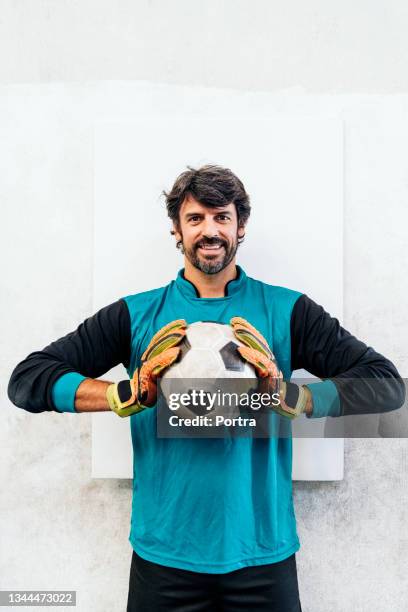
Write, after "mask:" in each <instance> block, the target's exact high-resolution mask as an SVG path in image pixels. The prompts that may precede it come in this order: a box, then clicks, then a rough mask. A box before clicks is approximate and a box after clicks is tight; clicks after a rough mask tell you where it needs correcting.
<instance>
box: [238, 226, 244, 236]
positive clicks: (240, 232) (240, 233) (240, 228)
mask: <svg viewBox="0 0 408 612" xmlns="http://www.w3.org/2000/svg"><path fill="white" fill-rule="evenodd" d="M244 236H245V224H244V225H239V226H238V238H243V237H244Z"/></svg>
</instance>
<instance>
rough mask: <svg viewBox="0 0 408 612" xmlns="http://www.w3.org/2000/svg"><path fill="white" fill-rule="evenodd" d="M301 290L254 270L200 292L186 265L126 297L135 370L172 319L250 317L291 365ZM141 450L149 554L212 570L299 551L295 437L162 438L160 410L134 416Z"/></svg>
mask: <svg viewBox="0 0 408 612" xmlns="http://www.w3.org/2000/svg"><path fill="white" fill-rule="evenodd" d="M299 295H300V294H299V293H296V292H295V291H289V290H286V289H281V288H278V287H271V286H269V285H266V284H264V283H261V282H259V281H256V280H253V279H251V278H248V277H247V276H246V274H245V273H244V272H243V270H241V271H240V275H239V277H238V279H237V280H233V281H231V282H230V283H229V285H228V295H227V296H226V297H220V298H200V297H197V295H196V291H195V288H194V286H193V285H192V284H191V283H190V282H189V281H187V280H185V279H184V278H183V276H182V274H181V273H179V275H178V277H177V279H176V280H175V281H173V282H171V283H170V284H169V285H167V286H166V287H164V288H160V289H155V290H153V291H148V292H146V293H141V294H137V295H132V296H129V297H126V298H125V301H126V303H127V305H128V308H129V312H130V316H131V344H132V358H131V362H130V365H129V368H128V373H129V375H131V374H132V373H133V371H134V370H135V368H136V367H137V365H138V363H139V359H140V356H141V355H142V353H143V351H144V350H145V348H146V346H147V344H148V342H149V340H150V338H151V336H152V331H157V330H158V329H160V328H161V327H162V326H163V325H165V324H166V323H168V322H169V321H172V320H175V319H179V318H184V319H185V320H186V321H187V323H194V322H196V321H218V322H219V323H229V321H230V319H231V318H232V317H233V316H242V317H244V318H246V319H247V320H248V321H250V322H251V323H252V324H253V325H254V326H255V327H256V328H257V329H258V330H259V331H260V332H261V333H262V335H264V337H265V338H266V339H267V341H268V343H269V345H270V347H271V349H272V351H273V352H274V354H275V356H276V358H277V360H278V363H279V365H280V368H281V369H282V371H283V373H284V375H285V377H289V376H290V374H291V372H290V316H291V311H292V308H293V304H294V303H295V301H296V299H297V298H298V297H299ZM131 431H132V442H133V451H134V460H133V469H134V474H133V502H132V520H131V531H130V542H131V544H132V546H133V548H134V550H135V551H136V552H137V553H138V554H139V555H140V556H141V557H144V558H145V559H147V560H149V561H153V562H155V563H159V564H162V565H169V566H171V567H178V568H182V569H188V570H193V571H197V572H206V573H223V572H230V571H233V570H236V569H239V568H242V567H245V566H247V565H259V564H264V563H272V562H274V561H280V560H282V559H285V558H286V557H288V556H289V555H291V554H292V553H294V552H295V551H297V550H298V548H299V540H298V536H297V533H296V524H295V515H294V510H293V501H292V479H291V470H292V440H291V439H290V438H281V439H279V438H271V439H255V438H218V439H214V438H211V439H208V438H207V439H205V438H179V439H171V438H157V437H156V413H155V411H154V410H145V411H143V412H142V413H139V414H136V415H133V416H132V417H131Z"/></svg>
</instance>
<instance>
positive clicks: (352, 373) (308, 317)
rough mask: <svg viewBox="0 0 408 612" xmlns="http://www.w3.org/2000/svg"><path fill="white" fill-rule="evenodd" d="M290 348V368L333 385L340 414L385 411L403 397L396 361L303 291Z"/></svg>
mask: <svg viewBox="0 0 408 612" xmlns="http://www.w3.org/2000/svg"><path fill="white" fill-rule="evenodd" d="M291 351H292V357H291V365H292V370H297V369H301V368H304V369H305V370H307V371H308V372H310V373H311V374H313V375H315V376H318V377H319V378H322V379H327V378H330V380H332V382H333V383H334V384H335V385H336V388H337V390H338V393H339V397H340V407H341V414H342V415H353V414H369V413H375V412H388V411H390V410H396V409H398V408H400V407H401V406H402V404H403V403H404V401H405V386H404V382H403V380H402V379H401V377H400V375H399V373H398V371H397V369H396V367H395V366H394V364H393V363H391V361H389V360H388V359H386V358H385V357H383V355H380V354H379V353H377V352H376V351H375V350H374V349H373V348H371V347H368V346H367V345H366V344H364V342H361V341H360V340H358V339H357V338H355V337H354V336H352V335H351V334H350V333H349V332H348V331H347V330H345V329H344V328H343V327H341V325H340V324H339V321H338V320H337V319H335V318H334V317H331V316H330V315H329V314H328V313H327V312H326V311H325V310H324V309H323V308H322V307H321V306H319V305H318V304H316V303H315V302H314V301H313V300H311V299H310V298H309V297H308V296H307V295H302V296H301V297H300V298H299V299H298V300H297V302H296V303H295V305H294V308H293V311H292V316H291Z"/></svg>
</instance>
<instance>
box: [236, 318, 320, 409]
mask: <svg viewBox="0 0 408 612" xmlns="http://www.w3.org/2000/svg"><path fill="white" fill-rule="evenodd" d="M230 324H231V326H232V329H233V332H234V335H235V337H236V338H238V340H240V341H241V342H242V343H243V344H244V345H245V346H239V347H238V349H237V350H238V351H239V353H240V355H241V356H242V357H243V359H245V361H247V362H248V363H250V364H252V365H253V366H254V368H255V372H256V375H257V376H258V377H259V378H260V379H261V385H260V387H261V390H262V391H264V392H268V393H269V394H270V395H272V394H273V393H276V392H279V396H280V403H279V405H274V404H273V403H271V408H272V409H273V410H274V411H275V412H277V413H278V414H280V415H281V416H286V417H288V418H290V419H293V418H295V417H297V416H299V415H300V414H301V413H302V412H304V411H305V408H306V405H307V402H308V400H309V397H310V391H309V389H308V388H307V387H305V386H302V385H296V384H295V383H291V382H284V380H283V374H282V372H281V371H280V369H279V366H278V363H277V361H276V358H275V356H274V354H273V353H272V351H271V349H270V347H269V344H268V343H267V341H266V340H265V338H264V337H263V336H262V334H260V333H259V331H258V330H257V329H256V328H255V327H254V326H253V325H251V324H250V323H248V321H246V319H243V318H242V317H233V318H232V319H231V321H230Z"/></svg>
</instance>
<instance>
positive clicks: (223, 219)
mask: <svg viewBox="0 0 408 612" xmlns="http://www.w3.org/2000/svg"><path fill="white" fill-rule="evenodd" d="M218 219H220V221H229V217H228V215H218Z"/></svg>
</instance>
